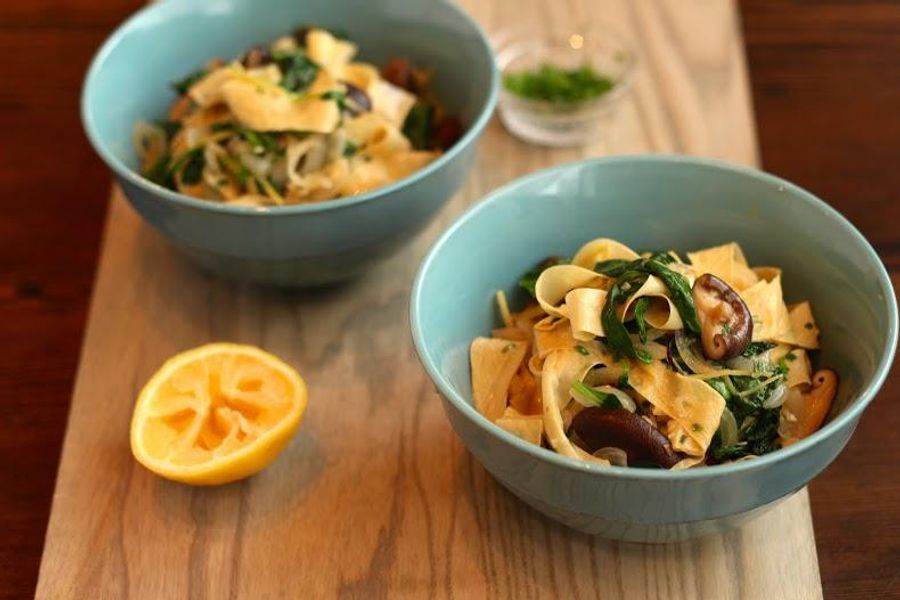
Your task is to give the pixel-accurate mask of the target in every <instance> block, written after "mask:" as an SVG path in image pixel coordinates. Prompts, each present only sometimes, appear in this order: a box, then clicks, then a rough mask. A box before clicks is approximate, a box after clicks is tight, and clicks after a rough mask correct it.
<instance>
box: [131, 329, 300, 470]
mask: <svg viewBox="0 0 900 600" xmlns="http://www.w3.org/2000/svg"><path fill="white" fill-rule="evenodd" d="M305 410H306V384H305V383H304V381H303V379H302V378H301V377H300V375H299V374H298V373H297V371H295V370H294V369H293V368H291V367H290V366H289V365H287V364H286V363H285V362H284V361H282V360H281V359H279V358H278V357H275V356H272V355H271V354H269V353H267V352H264V351H262V350H260V349H259V348H255V347H253V346H242V345H238V344H221V343H220V344H208V345H206V346H201V347H199V348H194V349H193V350H188V351H187V352H183V353H181V354H178V355H177V356H174V357H172V358H170V359H169V360H168V361H167V362H166V363H165V364H164V365H163V366H162V367H161V368H160V369H159V371H157V372H156V374H155V375H153V377H152V378H151V379H150V381H148V382H147V385H145V386H144V389H143V390H141V393H140V395H139V396H138V399H137V403H136V404H135V407H134V416H133V417H132V419H131V451H132V453H133V454H134V457H135V458H136V459H137V460H138V462H140V463H141V464H142V465H144V466H145V467H147V468H148V469H150V470H151V471H153V472H154V473H156V474H157V475H160V476H162V477H165V478H167V479H172V480H174V481H181V482H183V483H192V484H197V485H215V484H220V483H228V482H229V481H236V480H238V479H242V478H244V477H247V476H249V475H252V474H254V473H256V472H258V471H260V470H261V469H263V468H264V467H265V466H266V465H268V464H269V463H271V462H272V461H273V460H275V457H276V456H278V453H279V452H281V450H282V448H284V446H285V444H287V442H288V440H290V439H291V436H292V435H293V434H294V432H295V431H296V430H297V427H298V426H299V425H300V421H301V419H302V418H303V412H304V411H305Z"/></svg>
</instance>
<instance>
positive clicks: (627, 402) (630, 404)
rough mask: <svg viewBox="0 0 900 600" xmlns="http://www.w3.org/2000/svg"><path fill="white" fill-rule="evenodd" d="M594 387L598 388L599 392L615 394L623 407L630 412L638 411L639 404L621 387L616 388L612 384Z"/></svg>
mask: <svg viewBox="0 0 900 600" xmlns="http://www.w3.org/2000/svg"><path fill="white" fill-rule="evenodd" d="M594 389H596V390H597V391H598V392H602V393H604V394H610V395H611V396H615V397H616V400H618V401H619V404H621V405H622V408H624V409H625V410H627V411H628V412H635V411H637V404H635V403H634V400H633V399H632V398H631V396H629V395H628V394H626V393H625V392H623V391H622V390H620V389H619V388H614V387H613V386H611V385H601V386H600V387H597V388H594Z"/></svg>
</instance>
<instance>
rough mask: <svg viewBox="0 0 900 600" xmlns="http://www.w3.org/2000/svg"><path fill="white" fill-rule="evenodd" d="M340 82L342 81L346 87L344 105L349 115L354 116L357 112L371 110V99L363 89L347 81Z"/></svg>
mask: <svg viewBox="0 0 900 600" xmlns="http://www.w3.org/2000/svg"><path fill="white" fill-rule="evenodd" d="M341 83H343V84H344V87H345V88H346V93H345V94H346V103H345V105H346V107H347V112H349V113H350V115H351V116H354V117H355V116H356V115H358V114H361V113H364V112H369V111H371V110H372V100H371V98H369V95H368V94H367V93H366V91H365V90H363V89H362V88H360V87H357V86H355V85H353V84H352V83H350V82H349V81H342V82H341Z"/></svg>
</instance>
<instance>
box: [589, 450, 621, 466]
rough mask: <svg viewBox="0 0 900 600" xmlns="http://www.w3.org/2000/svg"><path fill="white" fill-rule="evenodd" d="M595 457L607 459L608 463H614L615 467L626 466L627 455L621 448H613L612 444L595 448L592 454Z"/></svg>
mask: <svg viewBox="0 0 900 600" xmlns="http://www.w3.org/2000/svg"><path fill="white" fill-rule="evenodd" d="M593 456H595V457H596V458H602V459H604V460H608V461H609V464H611V465H615V466H617V467H627V466H628V455H627V454H625V451H624V450H622V449H621V448H615V447H613V446H609V447H608V448H600V449H599V450H596V451H595V452H594V454H593Z"/></svg>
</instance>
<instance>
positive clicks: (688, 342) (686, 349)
mask: <svg viewBox="0 0 900 600" xmlns="http://www.w3.org/2000/svg"><path fill="white" fill-rule="evenodd" d="M675 347H676V348H678V354H679V355H680V356H681V360H683V361H684V364H686V365H687V367H688V368H689V369H690V370H691V371H693V372H694V373H712V372H715V371H721V370H722V369H721V367H716V366H715V365H712V364H710V363H709V362H707V360H706V359H705V358H703V357H702V356H701V355H699V354H698V353H697V352H696V351H695V350H694V344H693V343H692V339H691V338H690V337H688V335H687V334H685V333H684V330H680V331H679V332H678V333H676V334H675Z"/></svg>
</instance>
